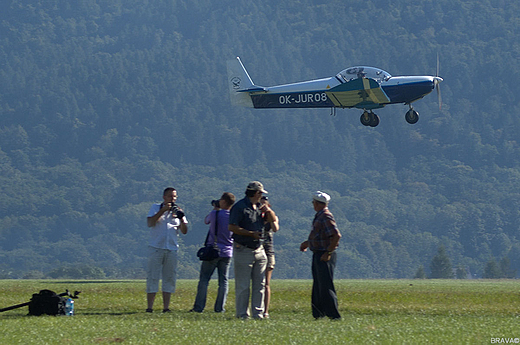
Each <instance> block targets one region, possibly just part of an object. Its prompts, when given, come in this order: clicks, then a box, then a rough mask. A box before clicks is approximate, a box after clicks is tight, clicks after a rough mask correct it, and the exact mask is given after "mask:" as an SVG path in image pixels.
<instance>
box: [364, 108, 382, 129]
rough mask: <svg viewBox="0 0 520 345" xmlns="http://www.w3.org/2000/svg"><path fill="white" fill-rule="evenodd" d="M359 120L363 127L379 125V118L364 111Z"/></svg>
mask: <svg viewBox="0 0 520 345" xmlns="http://www.w3.org/2000/svg"><path fill="white" fill-rule="evenodd" d="M359 120H360V121H361V124H362V125H363V126H370V127H376V126H377V125H378V124H379V116H377V115H376V114H374V113H373V112H368V111H366V110H365V111H364V112H363V114H361V117H360V119H359Z"/></svg>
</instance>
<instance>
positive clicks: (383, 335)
mask: <svg viewBox="0 0 520 345" xmlns="http://www.w3.org/2000/svg"><path fill="white" fill-rule="evenodd" d="M177 284H178V285H177V292H176V293H175V294H174V295H173V296H172V309H173V310H174V311H173V312H172V313H169V314H163V313H161V312H158V311H160V309H161V305H162V300H161V298H160V296H159V295H158V300H157V301H156V310H157V311H156V312H154V313H153V314H149V313H145V312H144V310H145V308H146V302H145V299H146V298H145V297H146V296H145V293H144V290H145V282H144V281H141V280H131V281H130V280H129V281H125V280H121V281H55V280H52V281H51V280H0V291H1V293H0V307H2V308H3V307H7V306H10V305H14V304H18V303H23V302H26V301H28V300H29V299H30V297H31V296H32V294H33V293H35V292H38V291H39V290H41V289H50V290H54V291H56V292H58V293H60V292H64V291H65V289H68V290H69V291H71V292H72V291H74V290H80V291H82V292H81V294H80V297H79V299H77V300H76V315H75V316H74V317H65V316H62V317H54V316H41V317H33V316H31V317H29V316H26V315H27V310H28V308H27V307H23V308H21V309H16V310H11V311H7V312H4V313H0V343H1V344H111V343H123V344H193V345H195V344H197V345H198V344H327V345H328V344H346V343H347V344H349V343H352V344H424V343H434V344H490V343H498V342H499V341H504V342H505V341H508V340H513V341H514V338H520V281H515V280H504V281H489V280H485V281H484V280H478V281H473V280H338V281H336V289H337V292H338V298H339V303H340V312H341V314H342V320H341V321H330V320H328V319H320V320H314V319H313V318H312V315H311V310H310V290H311V284H312V281H309V280H274V281H273V283H272V285H273V287H272V288H273V296H272V306H271V310H270V314H271V319H269V320H262V321H256V320H245V321H244V320H238V319H235V317H234V309H235V308H234V282H231V286H230V287H231V291H230V294H229V296H228V302H227V310H228V311H227V312H226V313H224V314H216V313H213V312H212V304H213V302H214V300H215V296H216V285H217V283H216V281H215V280H212V281H211V284H210V293H209V295H208V306H207V310H206V311H205V312H204V313H202V314H195V313H188V310H189V309H190V308H191V307H192V304H193V300H194V298H195V292H196V284H197V281H195V280H180V281H178V283H177ZM157 303H158V304H157ZM496 338H498V339H496Z"/></svg>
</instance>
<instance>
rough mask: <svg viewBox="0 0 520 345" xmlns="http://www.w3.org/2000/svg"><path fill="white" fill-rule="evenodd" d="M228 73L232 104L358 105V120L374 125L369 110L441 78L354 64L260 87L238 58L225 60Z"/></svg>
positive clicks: (415, 95) (410, 96)
mask: <svg viewBox="0 0 520 345" xmlns="http://www.w3.org/2000/svg"><path fill="white" fill-rule="evenodd" d="M228 74H229V83H230V84H229V85H230V95H231V99H232V102H233V103H234V104H238V105H243V106H249V107H254V108H359V109H364V110H365V112H364V113H363V115H362V119H361V122H362V123H363V124H365V125H370V126H374V127H375V125H377V123H379V118H377V116H376V115H375V114H373V113H372V110H373V109H378V108H382V107H384V106H385V105H387V104H396V103H404V104H411V103H412V102H414V101H416V100H418V99H421V98H423V97H424V96H426V95H427V94H429V93H430V92H432V91H433V89H434V88H435V87H438V84H439V83H440V82H441V81H442V78H440V77H434V76H400V77H392V76H391V75H390V74H389V73H388V72H386V71H384V70H382V69H379V68H375V67H367V66H356V67H351V68H347V69H345V70H343V71H341V72H339V73H338V74H336V75H335V76H333V77H329V78H322V79H315V80H310V81H304V82H298V83H291V84H284V85H276V86H269V87H263V86H257V85H255V84H254V83H253V82H252V80H251V78H250V77H249V74H248V73H247V71H246V69H245V68H244V66H243V64H242V62H241V61H240V59H239V58H237V59H236V60H230V61H228ZM439 102H440V100H439ZM367 110H369V111H370V112H368V111H367ZM363 116H364V117H365V118H364V119H363ZM414 116H415V118H414ZM417 119H418V114H417V112H415V111H414V110H413V108H412V107H411V105H410V111H409V113H407V117H406V120H407V121H408V122H410V123H415V122H417ZM376 122H377V123H376ZM367 123H368V124H367ZM374 124H375V125H374Z"/></svg>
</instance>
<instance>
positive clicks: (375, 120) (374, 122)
mask: <svg viewBox="0 0 520 345" xmlns="http://www.w3.org/2000/svg"><path fill="white" fill-rule="evenodd" d="M370 115H372V116H371V118H372V119H371V121H370V127H375V126H377V125H378V124H379V116H377V115H376V114H374V113H372V114H370Z"/></svg>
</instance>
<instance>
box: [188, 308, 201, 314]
mask: <svg viewBox="0 0 520 345" xmlns="http://www.w3.org/2000/svg"><path fill="white" fill-rule="evenodd" d="M188 312H190V313H199V314H200V313H202V312H201V311H197V310H195V309H193V308H191V309H190V310H188Z"/></svg>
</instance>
